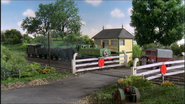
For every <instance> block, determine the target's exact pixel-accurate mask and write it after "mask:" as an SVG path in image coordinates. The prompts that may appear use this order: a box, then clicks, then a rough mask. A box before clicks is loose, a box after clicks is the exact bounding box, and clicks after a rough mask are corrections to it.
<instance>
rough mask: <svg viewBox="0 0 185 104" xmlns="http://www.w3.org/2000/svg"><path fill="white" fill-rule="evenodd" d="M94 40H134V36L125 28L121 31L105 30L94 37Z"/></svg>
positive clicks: (120, 29)
mask: <svg viewBox="0 0 185 104" xmlns="http://www.w3.org/2000/svg"><path fill="white" fill-rule="evenodd" d="M92 38H93V39H111V38H126V39H133V38H134V36H133V35H132V34H131V33H129V32H128V31H127V30H126V29H124V28H119V29H103V30H102V31H100V32H99V33H98V34H96V35H95V36H93V37H92Z"/></svg>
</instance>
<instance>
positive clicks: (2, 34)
mask: <svg viewBox="0 0 185 104" xmlns="http://www.w3.org/2000/svg"><path fill="white" fill-rule="evenodd" d="M4 38H5V36H4V32H3V31H1V41H4Z"/></svg>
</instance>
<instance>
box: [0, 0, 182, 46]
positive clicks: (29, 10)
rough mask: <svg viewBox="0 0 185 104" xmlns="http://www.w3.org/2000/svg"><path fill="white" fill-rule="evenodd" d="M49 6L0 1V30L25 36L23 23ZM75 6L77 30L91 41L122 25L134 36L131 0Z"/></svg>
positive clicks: (84, 1) (84, 0)
mask: <svg viewBox="0 0 185 104" xmlns="http://www.w3.org/2000/svg"><path fill="white" fill-rule="evenodd" d="M52 2H55V0H38V1H37V0H33V1H32V0H29V1H26V0H1V30H7V29H17V30H19V31H20V32H21V33H22V34H23V33H25V31H23V30H22V28H20V24H21V22H22V21H23V19H24V18H25V17H26V16H32V17H34V16H35V14H34V12H35V11H37V10H38V6H39V4H40V3H42V4H47V3H52ZM75 2H76V4H77V7H78V8H79V15H80V16H81V19H82V21H81V22H82V23H83V24H84V26H82V28H81V32H82V34H83V35H89V37H92V36H94V35H96V34H97V33H98V32H99V31H101V30H102V26H104V28H105V29H110V28H121V26H122V24H123V26H124V28H125V29H126V30H127V31H129V32H130V33H134V29H133V28H132V27H131V26H130V25H129V23H130V22H131V19H130V15H131V10H132V1H131V0H115V1H114V0H75ZM182 42H184V40H183V41H182ZM182 42H181V43H182Z"/></svg>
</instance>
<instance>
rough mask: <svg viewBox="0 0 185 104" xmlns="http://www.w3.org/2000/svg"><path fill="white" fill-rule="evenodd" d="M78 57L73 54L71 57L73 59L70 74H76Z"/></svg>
mask: <svg viewBox="0 0 185 104" xmlns="http://www.w3.org/2000/svg"><path fill="white" fill-rule="evenodd" d="M77 55H78V53H75V54H74V55H73V59H72V60H71V63H72V64H71V65H72V73H73V74H75V73H76V56H77Z"/></svg>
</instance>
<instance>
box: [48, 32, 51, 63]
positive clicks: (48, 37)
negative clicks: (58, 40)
mask: <svg viewBox="0 0 185 104" xmlns="http://www.w3.org/2000/svg"><path fill="white" fill-rule="evenodd" d="M49 38H50V36H49V32H48V54H49V66H50V65H51V60H50V40H49Z"/></svg>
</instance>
